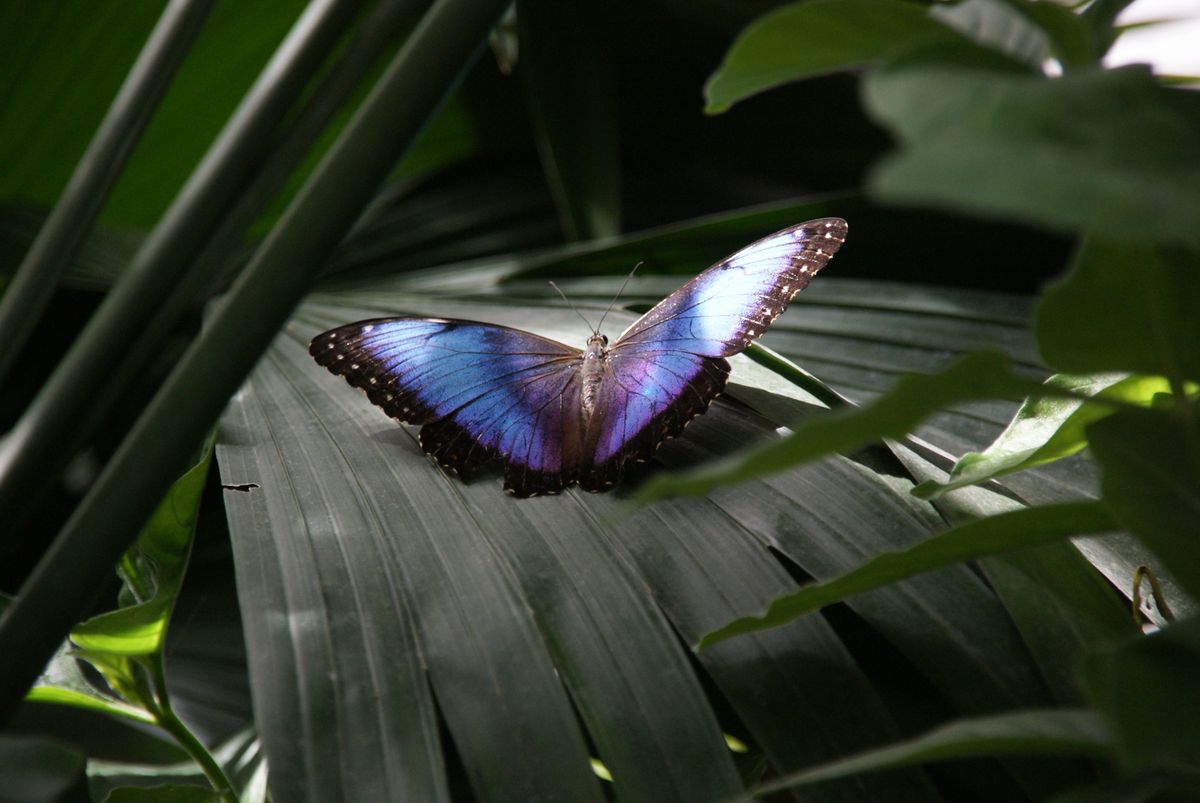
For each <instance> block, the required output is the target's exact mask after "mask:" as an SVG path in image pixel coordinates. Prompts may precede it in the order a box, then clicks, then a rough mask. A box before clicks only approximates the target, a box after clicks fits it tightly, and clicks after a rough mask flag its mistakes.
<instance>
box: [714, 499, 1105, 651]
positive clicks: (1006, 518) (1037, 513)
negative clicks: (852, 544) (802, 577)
mask: <svg viewBox="0 0 1200 803" xmlns="http://www.w3.org/2000/svg"><path fill="white" fill-rule="evenodd" d="M1112 527H1113V521H1112V518H1111V517H1110V516H1109V514H1108V512H1107V511H1106V510H1105V508H1104V506H1103V505H1101V504H1100V503H1098V502H1077V503H1074V504H1064V505H1056V506H1053V507H1049V506H1048V507H1036V508H1025V509H1020V510H1014V511H1012V512H1009V513H1001V514H999V515H995V516H989V517H987V518H983V519H979V520H978V521H973V522H969V523H967V524H963V525H960V526H958V527H954V528H952V529H950V530H947V531H945V532H942V533H939V534H937V535H935V536H933V537H932V538H930V539H928V540H926V541H923V542H921V543H919V544H916V545H915V546H911V547H909V548H908V549H905V550H903V551H899V552H892V553H888V554H884V555H879V556H877V557H875V558H872V559H871V560H870V561H868V562H867V563H865V564H863V565H862V566H861V567H859V568H857V569H855V570H853V571H851V572H848V573H846V574H844V575H842V576H841V577H837V578H834V579H832V580H828V581H826V582H823V583H814V584H812V585H808V586H804V587H803V588H801V589H800V590H799V591H797V592H796V593H794V594H790V595H788V596H786V597H780V598H778V599H776V600H774V601H773V602H772V603H771V606H770V607H769V608H767V610H766V611H765V612H764V613H763V614H761V615H759V616H747V617H744V618H741V619H737V620H735V621H733V622H730V623H729V624H727V625H725V626H724V627H722V628H720V629H719V630H715V631H713V632H711V633H708V634H707V635H705V636H704V638H702V639H701V640H700V643H699V645H698V646H700V647H708V646H711V645H713V644H716V643H718V642H720V641H724V640H725V639H727V638H732V637H733V636H737V635H742V634H744V633H752V632H754V631H757V630H765V629H767V628H772V627H779V626H780V625H782V624H784V623H786V622H790V621H791V620H793V619H795V618H797V617H799V616H803V615H804V614H807V613H812V612H814V611H817V610H820V609H821V608H823V607H825V606H826V605H830V604H832V603H834V602H840V601H841V600H843V599H845V598H846V597H848V596H851V595H853V594H861V593H863V592H865V591H871V590H873V589H876V588H881V587H883V586H886V585H889V584H891V583H895V582H896V581H898V580H903V579H905V578H907V577H912V576H913V575H916V574H921V573H923V572H928V571H932V570H933V569H939V568H941V567H943V566H952V565H954V564H955V563H960V562H962V561H967V560H972V559H974V558H979V557H983V556H985V555H996V554H1002V553H1004V552H1007V551H1010V550H1014V549H1020V548H1022V547H1028V546H1035V545H1038V544H1046V543H1050V542H1052V541H1057V540H1060V539H1062V538H1066V537H1068V536H1072V535H1082V534H1085V533H1093V532H1099V531H1102V530H1108V529H1112Z"/></svg>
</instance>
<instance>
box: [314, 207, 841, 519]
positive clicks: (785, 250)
mask: <svg viewBox="0 0 1200 803" xmlns="http://www.w3.org/2000/svg"><path fill="white" fill-rule="evenodd" d="M846 229H847V227H846V221H844V220H841V219H840V218H821V219H818V220H810V221H808V222H807V223H801V224H799V225H797V226H791V227H790V228H786V229H784V230H782V231H779V232H776V233H775V234H772V235H771V236H769V237H765V238H763V239H761V240H759V241H757V242H755V243H753V244H752V245H749V246H747V247H745V248H743V249H742V250H740V251H738V252H737V253H736V254H733V255H732V256H729V257H727V258H725V259H723V260H721V261H720V262H718V263H717V264H715V265H713V266H712V267H710V268H708V269H707V270H705V271H704V272H703V273H701V274H700V275H699V276H697V277H696V278H694V279H692V280H691V281H689V282H688V283H687V284H685V285H683V286H682V287H680V288H679V289H678V290H676V291H675V292H673V293H671V295H669V296H667V297H666V298H665V299H663V300H662V301H661V302H659V304H658V305H657V306H655V307H654V308H653V309H651V310H650V311H649V312H647V313H646V314H645V315H643V316H642V317H641V318H639V319H638V320H637V321H635V322H634V323H633V325H632V326H630V327H629V328H628V329H626V330H625V331H624V332H623V333H622V334H621V336H620V337H618V338H617V340H616V342H615V343H613V344H612V345H611V346H610V345H609V343H608V338H607V337H605V336H604V335H603V334H601V333H600V332H598V331H596V332H594V333H593V334H592V336H591V337H589V338H588V340H587V343H586V346H585V348H583V349H579V348H575V347H573V346H568V345H566V344H564V343H559V342H557V341H555V340H550V339H548V338H545V337H540V336H538V335H535V334H531V333H530V332H523V331H521V330H519V329H511V328H509V327H506V326H498V325H495V324H490V323H479V322H476V321H466V320H448V319H442V318H375V319H371V320H365V321H358V322H356V323H351V324H347V325H345V326H339V327H338V328H336V329H331V330H329V331H328V332H324V333H322V334H319V335H317V336H316V337H315V338H313V340H312V342H311V343H310V345H309V353H310V354H312V356H313V358H314V359H316V361H317V362H318V363H319V364H321V365H323V366H325V367H326V368H328V369H329V370H330V371H332V372H333V373H335V374H338V375H340V376H342V377H344V378H345V379H346V381H347V382H349V383H350V384H351V385H353V386H354V387H357V388H361V389H362V390H364V391H366V393H367V396H368V398H370V400H371V401H372V402H373V403H375V404H376V405H378V406H379V407H380V408H382V409H383V411H384V412H385V413H387V414H388V415H389V416H391V417H392V418H396V419H399V420H400V421H402V422H405V423H409V424H421V425H423V426H422V427H421V431H420V435H419V442H420V444H421V448H422V449H423V450H424V451H425V452H426V453H427V454H429V455H431V456H432V457H433V458H434V459H435V460H436V461H437V462H438V464H439V465H440V466H442V468H443V469H445V470H447V471H449V472H451V473H454V474H458V475H459V476H461V477H462V478H464V479H467V478H469V477H470V476H471V475H473V474H474V473H475V471H476V470H477V469H478V468H479V467H480V466H482V465H484V464H486V463H488V462H491V461H493V460H495V459H499V460H501V461H503V463H504V466H505V469H504V488H505V490H507V491H509V492H510V493H512V494H514V495H516V496H519V497H528V496H536V495H538V494H553V493H558V492H559V491H561V490H562V489H563V488H564V487H566V486H568V485H571V484H578V485H579V486H581V487H582V488H584V489H585V490H588V491H601V490H605V489H608V488H611V487H612V486H613V485H615V484H617V483H618V482H619V481H620V479H621V476H622V473H623V471H624V468H625V466H626V464H628V463H629V462H630V461H644V460H645V459H647V458H648V457H649V456H650V455H651V454H652V453H653V452H654V450H655V449H657V448H658V446H659V445H660V444H661V443H662V442H663V441H664V440H666V439H667V438H670V437H673V436H675V435H678V434H679V433H680V432H681V431H683V428H684V427H685V426H686V425H687V424H688V422H689V421H691V420H692V419H693V418H695V417H696V416H697V415H699V414H701V413H703V412H704V411H705V410H707V409H708V405H709V403H710V402H711V401H712V400H713V399H714V398H715V397H716V396H717V395H718V394H719V393H721V391H722V390H723V389H724V387H725V382H726V380H727V379H728V377H729V363H728V362H727V361H726V359H725V358H726V357H729V356H732V355H734V354H737V353H739V352H741V351H742V350H744V349H745V348H746V347H747V346H749V345H750V343H751V342H753V341H754V340H755V339H756V338H758V337H759V336H760V335H762V333H763V332H764V331H766V328H767V327H768V326H770V324H771V322H772V321H774V320H775V318H777V317H778V316H779V314H780V313H782V312H783V311H784V310H785V309H786V308H787V305H788V303H789V302H790V301H791V300H792V297H793V296H794V295H795V294H796V293H797V292H799V291H800V290H803V289H804V287H805V286H807V285H808V283H809V281H810V280H811V279H812V277H813V276H814V275H815V274H816V272H817V271H819V270H820V269H821V268H823V267H824V266H825V264H826V263H827V262H828V261H829V259H830V258H831V257H832V256H833V255H834V253H835V252H836V251H837V250H838V248H839V247H840V246H841V244H842V242H843V241H844V240H845V238H846ZM601 323H603V321H601Z"/></svg>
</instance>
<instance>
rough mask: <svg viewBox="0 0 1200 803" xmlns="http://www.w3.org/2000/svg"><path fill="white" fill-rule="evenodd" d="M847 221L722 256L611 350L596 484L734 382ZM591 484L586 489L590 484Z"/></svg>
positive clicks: (592, 429) (810, 225)
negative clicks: (738, 364)
mask: <svg viewBox="0 0 1200 803" xmlns="http://www.w3.org/2000/svg"><path fill="white" fill-rule="evenodd" d="M846 228H847V227H846V222H845V221H844V220H841V219H840V218H821V219H819V220H810V221H808V222H807V223H801V224H800V225H798V226H792V227H791V228H787V229H784V230H783V231H780V232H776V233H775V234H772V235H771V236H769V237H766V238H764V239H762V240H759V241H758V242H756V243H754V244H752V245H749V246H747V247H745V248H743V249H742V250H741V251H738V252H737V253H736V254H734V255H733V256H730V257H727V258H726V259H723V260H721V261H720V262H718V263H717V264H715V265H713V266H712V267H711V268H709V269H708V270H706V271H704V272H703V273H701V274H700V275H699V276H697V277H696V278H695V279H692V280H691V281H690V282H688V283H687V284H685V285H684V286H683V287H681V288H679V289H678V290H676V291H675V292H674V293H672V294H671V295H669V296H667V297H666V298H665V299H663V300H662V301H661V302H660V303H659V304H658V305H657V306H656V307H654V308H653V309H651V310H650V311H649V312H647V313H646V314H645V315H643V316H642V317H641V318H640V319H638V320H637V321H636V322H635V323H634V324H633V325H632V326H630V327H629V328H628V329H627V330H625V332H624V333H623V334H622V335H621V337H620V338H618V339H617V342H616V343H615V344H614V345H613V347H612V348H611V349H609V351H608V355H607V360H606V373H605V376H604V381H603V383H602V384H601V387H600V390H599V394H598V403H597V410H598V415H597V419H596V421H595V422H594V423H593V425H592V426H589V428H588V433H587V440H586V442H585V445H584V452H585V454H586V455H588V457H589V462H590V464H591V465H590V467H589V469H588V472H587V474H586V475H585V476H586V479H587V485H589V486H591V487H603V486H605V485H607V484H611V483H615V482H616V481H617V479H619V476H620V473H621V466H622V465H623V464H624V463H625V462H626V461H627V460H629V459H645V458H646V457H647V456H648V455H649V454H650V453H651V452H653V451H654V449H656V448H657V447H658V445H659V444H661V443H662V441H663V440H664V439H666V438H668V437H672V436H674V435H677V434H678V433H679V432H680V431H681V430H682V429H683V428H684V426H686V425H687V423H688V421H690V420H691V419H692V418H694V417H695V416H697V415H699V414H700V413H702V412H704V411H705V410H706V409H708V404H709V402H711V401H712V400H713V398H715V397H716V396H717V395H718V394H719V393H720V392H721V390H722V389H723V388H724V387H725V381H726V378H727V377H728V374H729V363H727V362H726V361H725V359H724V358H725V357H728V356H731V355H733V354H737V353H738V352H740V351H742V350H743V349H745V348H746V347H747V346H748V345H750V343H751V342H752V341H753V340H754V339H756V338H757V337H759V336H760V335H761V334H762V333H763V332H764V331H765V330H766V328H767V327H768V326H770V325H771V322H772V321H774V320H775V319H776V318H777V317H779V315H780V313H782V312H783V311H784V310H785V309H787V305H788V303H789V302H791V300H792V297H793V296H794V295H795V294H796V293H798V292H799V291H800V290H803V289H804V288H805V287H806V286H807V285H808V283H809V281H810V280H811V279H812V277H813V276H814V275H816V273H817V271H819V270H820V269H821V268H823V267H825V264H826V263H827V262H829V259H830V258H831V257H832V256H833V255H834V253H835V252H836V251H837V250H838V248H839V247H840V246H841V244H842V242H843V241H844V240H845V239H846ZM585 487H586V486H585Z"/></svg>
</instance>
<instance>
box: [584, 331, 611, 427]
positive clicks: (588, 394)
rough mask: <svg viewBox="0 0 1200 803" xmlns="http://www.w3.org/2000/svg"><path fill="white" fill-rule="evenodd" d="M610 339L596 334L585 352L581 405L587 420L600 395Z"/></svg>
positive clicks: (590, 339) (591, 338) (588, 343)
mask: <svg viewBox="0 0 1200 803" xmlns="http://www.w3.org/2000/svg"><path fill="white" fill-rule="evenodd" d="M606 346H608V338H607V337H605V336H604V335H600V334H596V335H592V336H591V337H589V338H588V342H587V349H586V350H585V351H584V352H583V369H582V371H580V381H581V383H582V385H583V386H582V388H581V389H580V393H579V401H580V405H581V406H582V407H583V415H584V418H585V419H589V418H591V417H592V411H593V410H595V409H596V399H597V398H598V397H599V395H600V382H601V380H603V379H604V355H605V354H606V353H607V351H608V350H607V348H606Z"/></svg>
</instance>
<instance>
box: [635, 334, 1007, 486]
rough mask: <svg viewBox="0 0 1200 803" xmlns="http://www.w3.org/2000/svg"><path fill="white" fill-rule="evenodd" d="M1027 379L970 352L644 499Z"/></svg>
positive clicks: (856, 436) (723, 478)
mask: <svg viewBox="0 0 1200 803" xmlns="http://www.w3.org/2000/svg"><path fill="white" fill-rule="evenodd" d="M1026 385H1027V383H1026V382H1024V381H1022V380H1020V379H1018V378H1017V377H1016V376H1014V375H1013V373H1012V369H1011V363H1010V362H1009V360H1008V359H1007V358H1005V357H1003V356H1002V355H1000V354H997V353H994V352H979V353H977V354H972V355H970V356H968V357H964V358H963V359H962V360H960V361H958V362H956V363H955V364H954V365H952V366H951V367H950V368H948V369H946V370H945V371H943V372H942V373H940V374H935V375H932V376H910V377H906V378H905V379H902V380H901V381H900V382H899V383H898V384H897V385H896V387H895V388H894V389H893V390H892V391H890V392H889V393H887V394H886V395H885V396H884V397H883V398H881V399H879V400H877V401H875V402H872V403H871V404H869V405H867V406H865V407H862V408H860V409H854V410H841V411H837V412H834V413H831V414H830V415H828V416H826V417H822V418H820V419H816V420H813V421H807V422H805V423H804V424H802V425H800V426H797V427H796V428H795V431H794V432H792V434H790V435H787V436H785V437H784V438H783V439H781V440H779V441H777V442H774V443H769V444H767V445H765V446H762V447H759V448H757V449H754V450H752V451H749V452H746V453H744V454H742V455H740V456H735V457H733V458H728V459H726V460H723V461H721V462H720V463H716V464H714V465H712V466H711V467H706V468H702V469H697V470H695V471H691V472H688V473H685V474H681V475H676V476H664V477H659V478H657V479H655V480H654V481H652V482H650V483H648V484H647V485H646V487H645V488H644V489H643V490H642V492H641V493H640V495H639V496H640V498H641V499H642V500H643V501H649V500H653V499H661V498H664V497H667V496H671V495H675V494H698V493H703V492H705V491H707V490H709V489H711V488H713V487H716V486H717V485H722V484H729V483H735V482H744V481H745V480H748V479H751V478H753V477H760V476H763V475H765V474H770V473H772V472H775V471H781V470H783V469H785V468H788V467H790V466H796V465H799V464H801V463H804V462H807V461H809V460H814V459H816V458H818V457H821V456H823V455H826V454H830V453H832V452H839V451H841V452H845V451H851V450H853V449H857V448H859V447H861V446H865V445H867V444H869V443H873V442H874V441H877V440H880V439H882V438H899V437H902V436H904V435H905V434H907V433H908V432H911V431H912V429H913V427H915V426H916V425H917V424H919V423H920V422H921V421H922V420H924V419H925V418H926V417H927V416H929V415H930V414H931V413H933V412H935V411H936V410H939V409H941V408H943V407H947V406H950V405H952V404H957V403H961V402H964V401H968V400H973V399H986V398H993V397H1005V396H1012V395H1020V394H1021V393H1022V392H1023V391H1024V390H1025V389H1026Z"/></svg>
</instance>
